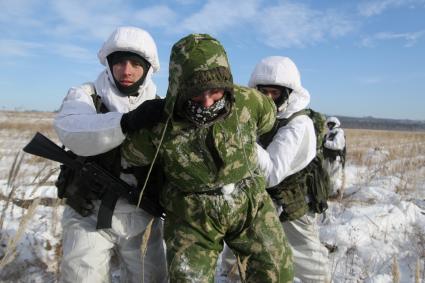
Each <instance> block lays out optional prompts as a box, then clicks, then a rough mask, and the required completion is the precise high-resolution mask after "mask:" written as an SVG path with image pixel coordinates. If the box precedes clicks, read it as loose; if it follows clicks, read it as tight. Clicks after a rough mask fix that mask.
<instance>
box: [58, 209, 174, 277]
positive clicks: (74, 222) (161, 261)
mask: <svg viewBox="0 0 425 283" xmlns="http://www.w3.org/2000/svg"><path fill="white" fill-rule="evenodd" d="M97 206H98V203H97ZM123 206H124V208H127V209H124V210H123V209H121V211H120V203H117V207H116V209H115V211H114V215H113V218H112V227H111V228H110V229H103V230H96V228H95V227H96V221H97V212H96V213H94V214H92V215H90V216H88V217H82V216H80V215H79V214H78V213H77V212H75V211H74V209H72V208H71V207H69V206H66V207H65V210H64V213H63V219H62V228H63V243H62V244H63V257H62V262H61V271H60V282H73V283H76V282H77V283H86V282H87V283H100V282H105V283H109V282H111V279H112V276H111V258H112V256H113V255H114V254H115V255H116V258H117V260H118V263H119V270H120V279H119V282H142V277H143V278H144V282H159V283H162V282H167V268H166V260H165V250H164V244H163V237H162V229H163V228H162V226H163V223H162V220H161V219H159V218H155V219H154V221H153V223H152V228H151V231H150V237H149V241H148V243H147V252H146V254H145V256H144V258H143V264H142V253H141V245H142V238H143V235H144V233H145V230H146V227H147V225H148V223H149V222H150V220H151V219H152V216H151V215H150V214H148V213H146V212H145V211H144V210H142V209H136V207H135V206H132V209H131V210H128V207H129V205H128V204H127V205H125V204H124V205H123ZM123 206H121V208H122V207H123Z"/></svg>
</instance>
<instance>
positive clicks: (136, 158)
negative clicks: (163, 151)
mask: <svg viewBox="0 0 425 283" xmlns="http://www.w3.org/2000/svg"><path fill="white" fill-rule="evenodd" d="M153 137H154V133H153V132H152V131H149V130H146V129H142V130H140V131H139V132H137V133H134V134H131V135H128V136H127V138H126V139H125V140H124V142H123V144H122V146H121V155H122V157H123V158H124V159H125V160H126V161H127V162H128V163H130V164H131V165H133V166H144V165H148V164H150V163H151V162H152V160H153V158H154V156H155V151H156V148H155V146H154V144H153V143H152V139H153Z"/></svg>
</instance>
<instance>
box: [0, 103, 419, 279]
mask: <svg viewBox="0 0 425 283" xmlns="http://www.w3.org/2000/svg"><path fill="white" fill-rule="evenodd" d="M53 117H54V114H53V113H49V112H8V111H2V112H0V282H29V281H32V282H56V281H57V278H58V272H59V262H60V256H61V243H60V238H61V228H60V218H61V213H62V209H63V204H62V202H61V201H59V200H58V199H57V198H56V192H55V187H54V185H53V184H54V181H55V179H56V176H57V173H58V171H57V168H58V164H57V163H55V162H51V161H48V160H45V159H42V158H38V157H35V156H32V155H28V154H25V153H23V152H22V151H21V149H22V148H23V146H24V145H25V144H26V143H27V142H28V141H29V140H30V139H31V137H32V136H33V135H34V134H35V133H36V132H37V131H39V132H41V133H43V134H45V135H46V136H48V137H49V138H51V139H53V140H54V141H55V142H57V143H58V144H59V141H58V140H57V137H56V135H55V133H54V131H53V129H52V119H53ZM345 133H346V139H347V168H348V172H347V174H348V176H347V178H348V177H349V180H350V182H348V183H347V184H346V186H347V190H346V195H345V196H344V197H343V198H342V199H340V200H336V201H334V203H332V204H331V208H332V211H335V207H336V206H338V211H345V210H347V209H349V208H350V207H353V206H361V207H367V206H368V205H373V204H376V203H379V198H370V199H368V198H361V199H359V198H353V197H352V195H353V194H355V192H356V191H358V190H357V189H361V188H367V187H369V186H372V185H373V184H382V182H385V181H382V180H384V179H385V178H388V176H390V177H391V178H392V180H396V181H395V182H396V184H395V194H397V195H398V196H399V199H400V200H401V201H409V202H413V203H415V205H418V206H419V207H422V211H423V210H424V208H425V193H424V188H425V185H424V184H425V171H424V170H425V133H424V132H402V131H378V130H356V129H345ZM379 182H381V183H379ZM383 186H384V185H383ZM341 215H342V214H341ZM333 217H338V215H336V214H335V213H334V215H333ZM419 223H422V222H419ZM374 225H376V226H379V225H380V223H374ZM424 230H425V229H424V227H418V229H416V231H415V232H414V233H413V232H412V233H411V234H409V237H411V242H412V245H414V247H413V250H412V253H413V254H412V256H409V262H407V263H405V264H404V266H408V267H405V268H403V267H402V268H401V269H400V267H399V266H400V261H401V260H404V259H402V258H401V256H398V255H397V254H395V253H394V255H393V256H392V257H391V261H389V260H388V259H385V260H383V267H381V268H385V269H388V268H389V269H390V271H388V272H387V273H390V275H389V276H390V278H391V281H392V282H425V272H424V268H425V232H424ZM387 231H388V229H387ZM409 231H410V230H409ZM388 233H389V232H388ZM351 252H352V251H351ZM331 256H333V258H332V263H333V276H334V279H335V282H363V280H366V279H368V278H369V277H368V276H372V275H371V274H372V273H373V272H375V271H372V270H371V271H370V272H369V274H368V273H367V272H366V273H364V272H363V273H361V272H360V273H356V271H355V270H356V268H355V267H354V266H353V265H356V264H364V265H366V264H365V263H364V261H363V262H362V263H356V262H355V260H352V261H351V262H350V261H349V259H350V257H349V256H350V250H349V249H346V250H345V251H344V252H342V251H341V247H340V254H334V255H332V253H331ZM353 258H354V256H353ZM342 265H344V268H342V267H341V266H342ZM350 265H351V266H350ZM358 268H359V269H362V268H363V269H365V268H366V269H367V267H365V266H359V267H358ZM369 268H370V267H369ZM22 270H25V272H22ZM406 270H408V271H406ZM350 272H352V275H351V276H350V277H347V276H348V275H346V274H342V273H350ZM376 272H378V271H376ZM403 272H404V273H405V274H404V275H402V276H401V275H400V273H403ZM407 273H409V274H407ZM359 274H362V275H359ZM344 276H345V277H344ZM362 276H363V277H362ZM341 278H347V279H346V280H345V279H344V280H342V279H341ZM365 278H366V279H365ZM400 278H401V279H400ZM403 278H404V280H403ZM407 278H408V279H407ZM337 279H338V280H337ZM409 280H412V281H409ZM365 282H385V280H384V281H367V280H366V281H365Z"/></svg>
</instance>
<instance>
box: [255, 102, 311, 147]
mask: <svg viewBox="0 0 425 283" xmlns="http://www.w3.org/2000/svg"><path fill="white" fill-rule="evenodd" d="M308 114H309V110H308V109H302V110H300V111H298V112H295V113H293V114H292V115H291V116H289V117H288V118H283V119H276V121H275V123H274V126H273V128H272V129H271V130H270V131H269V132H267V133H265V134H264V135H261V136H260V138H259V142H260V144H261V145H262V146H263V147H267V146H268V145H269V144H270V143H271V142H272V140H273V138H274V136H275V135H276V133H277V131H278V130H279V129H280V128H281V127H284V126H286V125H288V123H289V122H290V121H292V119H294V118H295V117H297V116H300V115H307V116H308Z"/></svg>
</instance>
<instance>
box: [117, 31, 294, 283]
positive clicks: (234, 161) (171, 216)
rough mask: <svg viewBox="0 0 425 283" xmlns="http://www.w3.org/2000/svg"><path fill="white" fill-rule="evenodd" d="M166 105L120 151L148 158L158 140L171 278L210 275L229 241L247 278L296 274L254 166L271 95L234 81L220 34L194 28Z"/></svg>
mask: <svg viewBox="0 0 425 283" xmlns="http://www.w3.org/2000/svg"><path fill="white" fill-rule="evenodd" d="M209 90H212V91H213V92H214V91H221V92H222V93H224V95H223V97H222V99H220V100H219V101H216V102H214V105H212V106H211V107H207V108H206V109H205V108H202V107H201V109H203V110H206V111H205V112H209V111H210V110H211V109H218V110H219V111H214V110H211V112H214V113H213V114H211V113H210V114H206V117H207V118H205V117H204V116H202V114H203V113H201V115H198V116H200V117H197V115H196V114H197V113H198V112H200V110H199V109H200V108H196V109H198V111H195V112H193V111H190V109H191V106H193V105H194V104H195V105H196V103H194V101H196V100H195V98H197V97H198V98H199V97H200V95H201V94H203V93H205V92H208V91H209ZM217 105H221V106H220V107H218V106H217ZM164 112H165V116H166V117H165V118H164V121H163V122H161V123H159V124H158V125H156V126H155V127H154V128H153V129H151V130H145V129H142V130H140V131H139V132H138V133H137V134H134V135H131V136H129V137H128V138H127V140H126V142H125V143H124V145H123V156H124V157H125V158H126V159H127V161H129V162H130V163H133V164H137V165H142V164H143V165H145V164H148V163H150V162H151V161H152V160H153V159H154V155H155V152H156V150H157V149H158V148H159V160H157V161H156V162H160V163H161V164H162V166H163V168H164V172H165V175H166V179H167V185H166V186H165V187H164V189H163V191H162V193H161V194H162V195H161V203H162V205H163V206H164V208H165V210H166V214H167V218H166V221H165V235H164V238H165V241H166V244H167V260H168V266H169V272H170V279H171V282H213V277H214V271H215V266H216V262H217V257H218V254H219V253H220V252H221V250H222V248H223V241H226V243H227V244H228V245H229V247H230V248H231V249H232V250H233V252H234V253H235V254H236V255H237V256H238V258H239V263H240V264H239V267H240V269H241V274H242V277H243V279H244V280H246V282H292V279H293V269H292V254H291V251H290V248H289V247H288V244H287V242H286V238H285V235H284V233H283V231H282V228H281V225H280V222H279V219H278V217H277V215H276V212H275V208H274V206H273V203H272V201H271V199H270V198H269V196H268V194H267V192H266V191H265V181H264V178H263V177H262V176H261V175H259V174H258V173H257V168H256V164H257V160H256V158H257V155H256V151H255V150H256V149H255V142H256V137H257V135H260V134H262V133H265V132H267V131H269V130H270V129H271V127H272V126H273V124H274V121H275V115H276V109H275V106H274V103H273V101H272V100H271V99H269V98H267V97H266V96H264V95H261V94H260V93H258V92H257V91H255V90H253V89H249V88H245V87H241V86H237V85H234V84H233V79H232V75H231V72H230V67H229V63H228V60H227V55H226V52H225V50H224V48H223V47H222V46H221V44H220V43H219V42H218V41H217V40H215V39H214V38H212V37H210V36H209V35H206V34H192V35H189V36H187V37H185V38H183V39H181V40H180V41H178V42H177V43H176V44H175V45H174V46H173V48H172V51H171V58H170V69H169V87H168V91H167V97H166V103H165V111H164ZM198 114H199V113H198ZM203 118H205V119H203ZM161 137H163V139H162V140H161Z"/></svg>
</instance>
